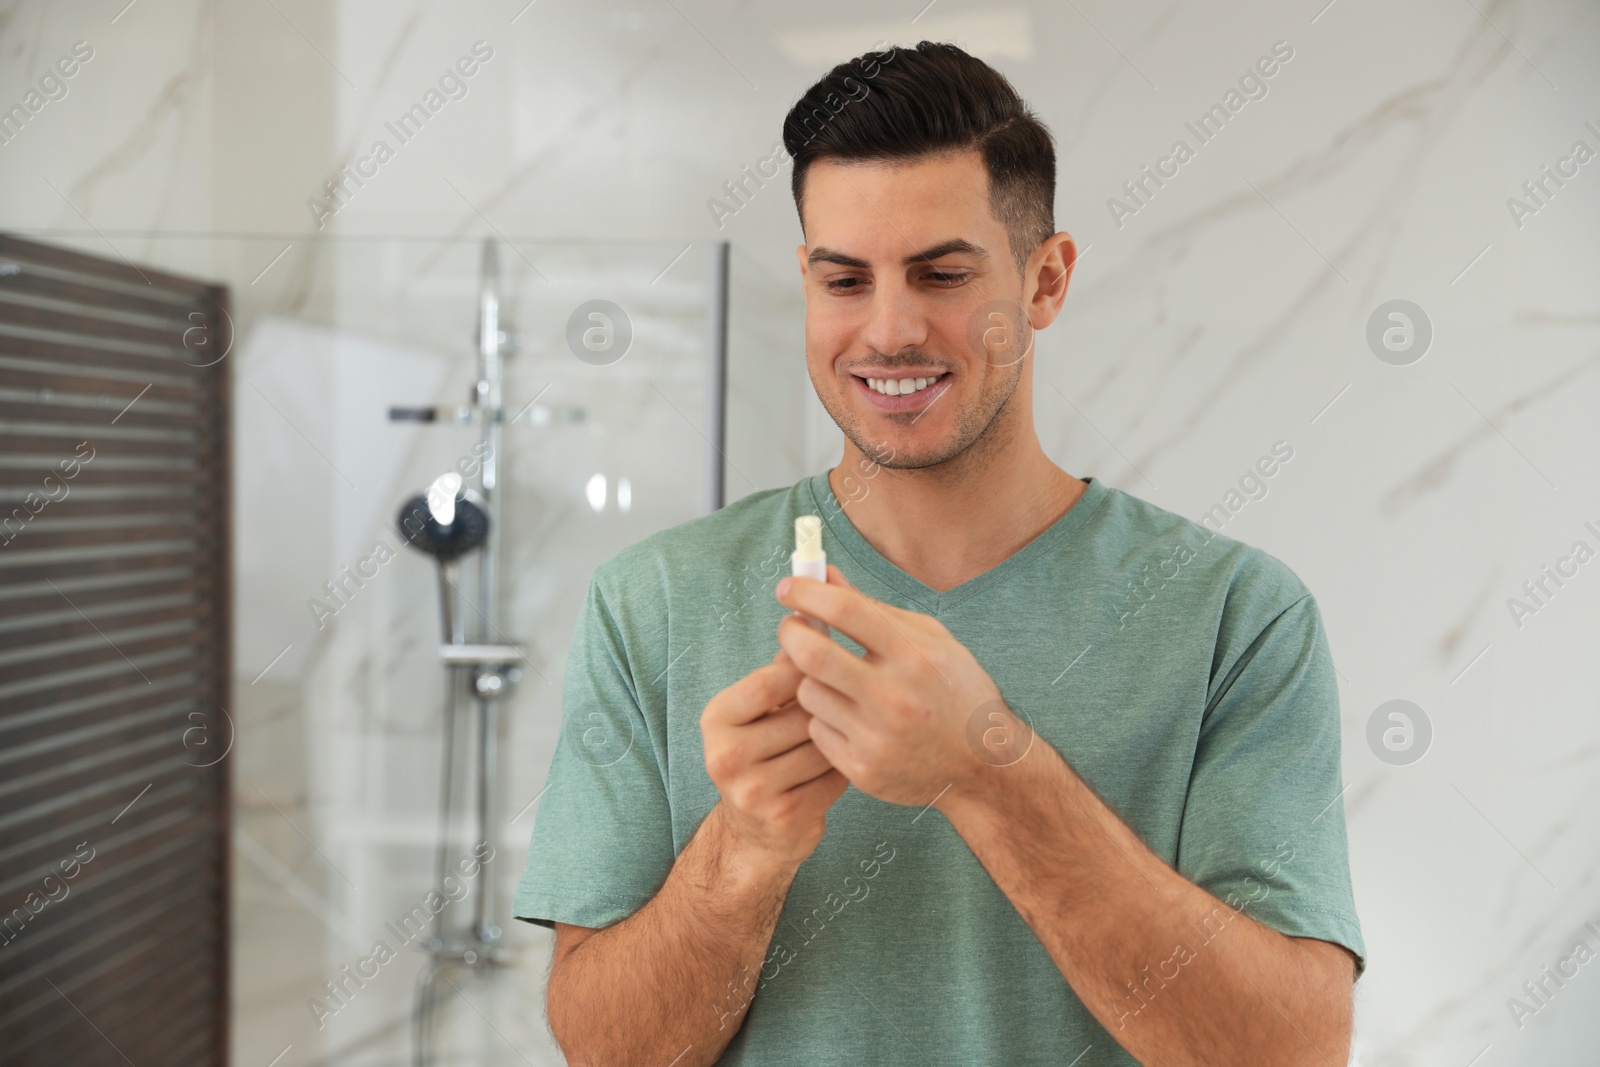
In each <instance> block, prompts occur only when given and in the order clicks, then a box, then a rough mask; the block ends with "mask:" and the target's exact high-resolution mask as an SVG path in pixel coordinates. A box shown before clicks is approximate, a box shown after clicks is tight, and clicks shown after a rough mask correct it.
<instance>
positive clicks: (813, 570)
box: [789, 515, 833, 637]
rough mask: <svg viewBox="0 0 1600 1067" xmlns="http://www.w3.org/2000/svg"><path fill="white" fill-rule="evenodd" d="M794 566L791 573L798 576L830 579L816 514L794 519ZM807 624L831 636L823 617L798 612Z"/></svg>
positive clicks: (818, 519)
mask: <svg viewBox="0 0 1600 1067" xmlns="http://www.w3.org/2000/svg"><path fill="white" fill-rule="evenodd" d="M789 562H790V565H791V568H792V571H791V573H792V574H793V575H794V576H795V577H796V578H815V579H816V580H817V581H819V582H826V581H827V580H828V556H827V553H825V552H823V551H822V519H821V518H819V517H818V516H816V515H802V516H800V517H799V518H798V519H795V520H794V554H793V555H792V556H790V557H789ZM796 614H797V615H799V616H800V617H801V618H802V619H804V620H805V621H806V624H807V625H808V626H810V627H811V628H812V629H814V630H816V631H817V633H819V634H821V635H822V636H824V637H828V636H831V634H832V632H833V631H832V630H830V629H829V627H828V624H827V623H825V622H823V621H822V620H821V619H814V618H812V617H811V616H810V615H807V614H805V613H804V612H796Z"/></svg>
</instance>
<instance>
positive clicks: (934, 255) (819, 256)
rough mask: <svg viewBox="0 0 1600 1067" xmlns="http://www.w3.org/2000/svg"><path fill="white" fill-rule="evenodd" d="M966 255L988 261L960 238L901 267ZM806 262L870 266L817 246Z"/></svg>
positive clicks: (910, 258) (914, 256)
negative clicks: (942, 257)
mask: <svg viewBox="0 0 1600 1067" xmlns="http://www.w3.org/2000/svg"><path fill="white" fill-rule="evenodd" d="M952 255H967V256H976V257H977V258H979V259H988V258H989V252H988V250H987V249H985V248H983V247H982V246H980V245H975V244H973V243H972V242H971V241H968V240H966V239H965V238H962V237H955V238H952V239H951V240H948V241H941V242H940V243H939V244H936V245H934V246H933V247H932V248H925V249H923V250H922V251H921V252H913V253H912V254H911V255H909V256H907V257H906V258H905V259H904V260H902V261H901V263H902V265H903V266H907V267H910V266H913V265H915V264H917V263H927V262H929V261H931V260H935V259H938V258H939V257H940V256H952ZM806 262H807V263H808V264H811V265H815V264H817V263H837V264H838V265H839V266H841V267H851V268H854V269H856V270H866V269H867V268H868V267H869V266H871V264H869V263H868V262H867V261H866V260H864V259H858V258H857V257H855V256H847V255H845V254H844V253H843V252H839V251H835V250H834V249H832V248H828V247H827V246H826V245H818V246H817V247H816V248H813V249H812V250H811V252H810V254H809V255H807V256H806Z"/></svg>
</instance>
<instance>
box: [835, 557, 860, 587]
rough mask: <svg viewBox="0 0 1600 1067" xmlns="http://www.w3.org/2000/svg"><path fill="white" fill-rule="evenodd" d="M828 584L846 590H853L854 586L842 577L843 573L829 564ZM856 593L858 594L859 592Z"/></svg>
mask: <svg viewBox="0 0 1600 1067" xmlns="http://www.w3.org/2000/svg"><path fill="white" fill-rule="evenodd" d="M828 584H829V585H842V586H844V587H845V588H846V589H855V584H854V583H853V582H851V581H850V579H848V578H846V577H845V576H844V571H842V570H840V569H839V568H838V567H835V566H834V565H833V564H831V563H830V564H828ZM857 591H858V592H859V590H857Z"/></svg>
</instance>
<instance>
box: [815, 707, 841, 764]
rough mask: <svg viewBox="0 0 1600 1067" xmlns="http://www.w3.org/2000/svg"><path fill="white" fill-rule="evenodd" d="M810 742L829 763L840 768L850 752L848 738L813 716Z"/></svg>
mask: <svg viewBox="0 0 1600 1067" xmlns="http://www.w3.org/2000/svg"><path fill="white" fill-rule="evenodd" d="M811 743H812V744H814V745H816V746H817V751H818V752H821V753H822V754H823V755H824V756H825V757H827V760H828V762H829V763H831V764H832V765H833V766H835V767H838V768H840V769H841V773H842V770H843V768H844V766H845V763H846V762H847V760H848V757H849V754H850V740H849V738H847V737H845V735H844V734H842V733H840V732H839V731H838V730H835V729H834V728H833V727H831V726H829V725H828V724H827V723H825V722H823V721H822V720H821V719H819V718H816V717H815V716H813V717H812V719H811Z"/></svg>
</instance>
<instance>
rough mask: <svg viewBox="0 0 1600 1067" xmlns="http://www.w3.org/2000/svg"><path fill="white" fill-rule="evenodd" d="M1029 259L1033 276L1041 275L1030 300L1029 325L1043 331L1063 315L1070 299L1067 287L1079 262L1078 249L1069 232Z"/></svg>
mask: <svg viewBox="0 0 1600 1067" xmlns="http://www.w3.org/2000/svg"><path fill="white" fill-rule="evenodd" d="M1028 259H1029V265H1028V266H1029V273H1030V274H1034V273H1035V272H1037V281H1036V282H1035V283H1034V287H1033V292H1032V293H1031V294H1030V295H1029V298H1028V323H1029V325H1031V326H1032V327H1033V328H1034V329H1035V330H1042V329H1044V328H1045V327H1047V326H1049V325H1050V324H1051V323H1052V322H1054V321H1055V320H1056V316H1057V315H1059V314H1060V313H1061V305H1062V302H1063V301H1065V300H1066V298H1067V284H1068V283H1069V282H1070V281H1071V280H1072V268H1073V267H1074V266H1076V265H1077V262H1078V246H1077V245H1076V244H1074V243H1073V240H1072V235H1071V234H1069V233H1066V232H1062V233H1056V234H1051V235H1050V236H1049V237H1047V238H1045V240H1044V241H1043V242H1042V243H1041V244H1040V245H1039V247H1038V248H1036V249H1034V251H1033V255H1031V256H1029V257H1028Z"/></svg>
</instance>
